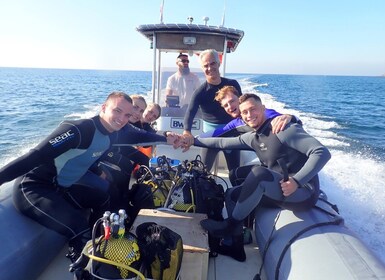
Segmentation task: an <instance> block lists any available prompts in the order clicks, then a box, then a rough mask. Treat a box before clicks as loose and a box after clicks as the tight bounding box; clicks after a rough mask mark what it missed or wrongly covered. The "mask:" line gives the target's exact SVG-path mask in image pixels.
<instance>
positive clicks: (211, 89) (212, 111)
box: [183, 50, 242, 170]
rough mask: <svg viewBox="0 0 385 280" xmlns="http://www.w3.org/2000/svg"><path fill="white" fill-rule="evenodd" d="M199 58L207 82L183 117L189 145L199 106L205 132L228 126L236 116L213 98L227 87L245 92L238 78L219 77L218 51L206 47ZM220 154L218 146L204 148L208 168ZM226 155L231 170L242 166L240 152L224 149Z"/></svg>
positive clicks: (194, 96)
mask: <svg viewBox="0 0 385 280" xmlns="http://www.w3.org/2000/svg"><path fill="white" fill-rule="evenodd" d="M199 58H200V64H201V67H202V70H203V72H204V74H205V77H206V81H205V82H204V83H203V84H202V85H201V86H200V87H199V88H198V89H197V90H196V91H195V92H194V94H193V96H192V98H191V101H190V103H189V106H188V108H187V111H186V115H185V118H184V131H183V135H184V136H185V137H186V140H187V141H188V142H187V143H188V144H189V145H192V144H193V141H194V137H193V135H192V134H191V129H192V124H193V120H194V117H195V115H196V113H197V111H198V109H199V108H200V109H201V112H202V118H203V131H204V132H207V131H210V130H213V129H215V128H218V127H222V126H225V125H226V124H227V123H228V122H230V121H231V120H232V119H233V118H232V117H231V116H230V115H228V114H227V113H226V112H225V110H224V109H223V108H222V107H221V105H220V104H219V102H217V101H215V100H214V98H215V94H216V92H217V91H218V90H219V89H221V88H222V87H224V86H234V87H235V88H236V89H237V91H238V92H239V93H240V94H242V90H241V87H240V85H239V83H238V82H237V81H236V80H232V79H227V78H223V77H221V76H220V73H219V66H220V59H219V55H218V52H217V51H215V50H205V51H203V52H202V53H201V54H200V56H199ZM217 153H218V150H217V149H204V151H203V154H202V160H203V162H204V163H205V164H206V166H207V169H208V170H210V169H211V168H212V166H213V164H214V161H215V157H216V155H217ZM224 155H225V158H226V162H227V168H228V169H229V170H232V169H234V168H236V167H238V166H239V161H240V153H239V151H224Z"/></svg>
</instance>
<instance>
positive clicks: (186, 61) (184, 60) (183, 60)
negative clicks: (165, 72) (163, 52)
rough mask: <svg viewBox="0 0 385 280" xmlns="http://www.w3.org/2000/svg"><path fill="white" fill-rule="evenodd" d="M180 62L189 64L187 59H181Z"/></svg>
mask: <svg viewBox="0 0 385 280" xmlns="http://www.w3.org/2000/svg"><path fill="white" fill-rule="evenodd" d="M180 61H181V62H183V63H190V60H188V59H181V60H180Z"/></svg>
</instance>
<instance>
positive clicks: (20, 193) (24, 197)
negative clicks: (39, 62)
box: [0, 92, 133, 252]
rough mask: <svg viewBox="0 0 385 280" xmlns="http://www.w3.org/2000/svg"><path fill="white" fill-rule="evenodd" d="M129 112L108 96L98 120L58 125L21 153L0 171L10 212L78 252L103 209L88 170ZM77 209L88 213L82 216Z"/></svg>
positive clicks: (125, 100)
mask: <svg viewBox="0 0 385 280" xmlns="http://www.w3.org/2000/svg"><path fill="white" fill-rule="evenodd" d="M132 110H133V106H132V100H131V98H130V97H129V96H128V95H127V94H125V93H123V92H112V93H111V94H110V95H109V96H108V97H107V99H106V101H105V102H104V104H103V105H102V106H101V111H100V114H99V115H98V116H95V117H93V118H90V119H80V120H74V121H63V122H62V123H61V124H60V125H59V126H58V127H57V128H56V129H55V130H54V131H53V132H52V133H51V134H50V135H49V136H48V137H47V138H45V139H44V140H43V141H42V142H40V143H39V144H38V145H37V146H36V147H35V148H33V149H31V150H30V151H29V152H28V153H27V154H25V155H23V156H21V157H20V158H18V159H16V160H14V161H12V162H10V163H9V164H7V165H6V166H4V167H3V168H1V169H0V185H1V184H3V183H5V182H8V181H11V180H13V179H15V178H17V180H16V181H15V184H14V191H13V200H14V204H15V206H16V208H17V209H18V210H19V211H20V212H22V213H23V214H25V215H26V216H28V217H30V218H31V219H34V220H36V221H37V222H38V223H40V224H42V225H43V226H45V227H47V228H50V229H52V230H54V231H56V232H58V233H60V234H62V235H64V236H66V237H67V238H68V239H69V240H70V246H71V247H74V249H75V250H76V251H77V252H81V249H82V247H83V243H82V240H81V237H82V235H83V234H84V233H86V232H87V231H88V230H89V228H90V224H93V222H94V221H95V220H96V219H97V218H99V217H101V215H102V214H103V212H104V211H105V210H107V209H108V207H109V200H110V197H109V186H108V182H107V181H105V180H104V179H102V178H100V177H99V176H97V175H96V174H95V173H93V172H91V171H89V168H90V167H91V166H92V165H93V164H94V163H95V162H96V161H97V160H98V159H99V158H100V157H101V155H102V154H103V153H104V152H105V151H106V150H107V149H109V147H110V146H111V140H110V135H111V134H112V133H114V132H116V131H119V130H120V129H121V128H123V127H124V126H125V125H126V124H127V122H128V120H129V118H130V117H131V113H132ZM83 209H92V211H91V215H92V216H91V217H90V218H88V217H85V215H84V213H83Z"/></svg>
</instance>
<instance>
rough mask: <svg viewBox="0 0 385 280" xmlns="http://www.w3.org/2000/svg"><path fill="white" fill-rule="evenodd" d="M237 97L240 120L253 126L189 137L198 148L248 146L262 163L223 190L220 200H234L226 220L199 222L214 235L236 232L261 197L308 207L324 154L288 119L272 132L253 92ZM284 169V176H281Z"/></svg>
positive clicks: (327, 155) (287, 205)
mask: <svg viewBox="0 0 385 280" xmlns="http://www.w3.org/2000/svg"><path fill="white" fill-rule="evenodd" d="M239 102H240V111H241V116H242V118H243V120H244V121H245V123H246V124H247V125H249V126H250V127H252V128H253V129H254V131H251V132H247V133H245V134H243V135H241V136H239V137H232V138H197V139H195V140H194V145H196V146H201V147H210V148H219V149H252V150H254V151H255V152H256V154H257V156H258V158H259V160H260V161H261V163H262V165H261V166H259V165H256V166H254V167H253V168H252V169H251V172H250V173H249V175H248V176H247V177H246V179H245V181H244V182H243V184H242V185H241V186H239V187H235V188H233V189H232V191H230V192H228V193H227V194H226V201H233V203H234V204H235V205H234V207H232V208H233V209H228V214H229V217H228V218H227V219H225V220H224V221H222V222H218V221H214V220H210V219H207V220H203V221H202V223H201V225H202V227H203V228H205V229H206V230H208V231H209V232H210V233H211V234H212V235H213V236H217V237H229V236H237V235H240V234H241V233H242V224H243V223H242V221H243V220H244V219H245V218H246V217H247V216H248V215H249V214H250V213H251V212H252V211H253V210H254V209H255V208H256V207H257V206H258V205H260V204H261V202H267V203H270V204H273V205H275V206H279V207H282V208H286V209H290V210H303V209H309V208H311V207H313V206H314V204H315V203H316V201H317V199H318V195H319V180H318V175H317V174H318V172H319V171H320V170H321V169H322V167H323V166H324V165H325V164H326V163H327V161H328V160H329V159H330V152H329V151H328V149H327V148H326V147H324V146H323V145H322V144H321V143H320V142H319V141H317V140H316V139H315V138H313V137H312V136H310V135H309V134H307V133H306V132H305V131H304V130H303V128H302V126H301V125H299V124H297V123H289V124H288V125H287V127H286V129H285V130H283V131H281V132H279V133H277V134H273V133H272V131H271V124H270V121H271V120H269V119H266V117H265V113H264V111H265V107H264V106H263V105H262V103H261V100H260V98H259V97H258V96H257V95H255V94H244V95H242V96H241V97H240V98H239ZM285 170H287V173H288V178H285V177H284V176H285V173H286V172H285ZM228 204H231V203H228ZM228 204H227V205H226V206H227V207H228ZM229 210H230V211H229Z"/></svg>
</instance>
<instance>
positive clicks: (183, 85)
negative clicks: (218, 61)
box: [166, 53, 201, 107]
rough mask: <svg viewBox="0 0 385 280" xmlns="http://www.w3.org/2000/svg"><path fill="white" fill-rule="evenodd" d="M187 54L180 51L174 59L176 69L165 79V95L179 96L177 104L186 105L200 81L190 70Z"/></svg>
mask: <svg viewBox="0 0 385 280" xmlns="http://www.w3.org/2000/svg"><path fill="white" fill-rule="evenodd" d="M189 63H190V61H189V59H188V56H187V54H183V53H180V54H179V55H178V57H177V59H176V65H178V70H177V71H176V73H174V74H173V75H171V76H170V77H169V78H168V79H167V85H166V95H167V96H169V95H175V96H179V106H180V107H183V106H184V105H188V104H189V102H190V99H191V96H192V94H193V92H194V91H195V90H196V89H197V88H198V87H199V86H200V84H201V82H200V81H199V78H198V76H197V75H195V74H194V73H192V72H190V67H189Z"/></svg>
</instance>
